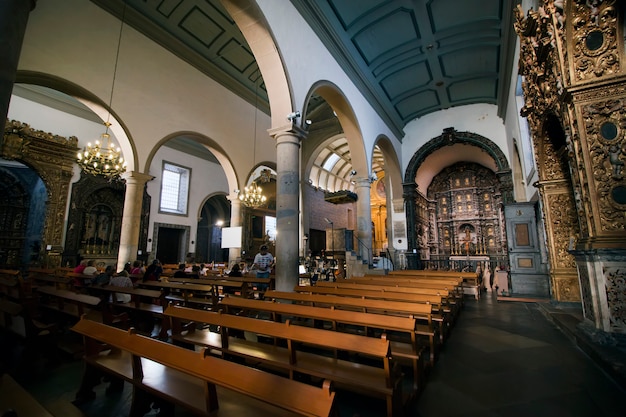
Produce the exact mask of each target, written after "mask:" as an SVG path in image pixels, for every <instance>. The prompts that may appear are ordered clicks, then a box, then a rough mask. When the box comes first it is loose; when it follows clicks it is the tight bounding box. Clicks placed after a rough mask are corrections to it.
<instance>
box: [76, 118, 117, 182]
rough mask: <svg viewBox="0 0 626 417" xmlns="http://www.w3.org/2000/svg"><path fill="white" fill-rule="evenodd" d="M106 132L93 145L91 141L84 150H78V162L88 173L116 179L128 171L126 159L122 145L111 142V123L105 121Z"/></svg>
mask: <svg viewBox="0 0 626 417" xmlns="http://www.w3.org/2000/svg"><path fill="white" fill-rule="evenodd" d="M104 125H105V126H106V130H105V132H104V133H103V134H102V141H99V140H97V141H96V142H95V143H94V144H93V145H92V144H91V142H89V143H87V146H86V147H85V148H84V149H83V151H82V152H78V154H77V155H76V156H77V158H78V159H77V162H78V165H79V166H80V167H81V169H82V170H83V171H84V172H86V173H87V174H91V175H102V176H104V177H107V178H110V179H115V178H118V177H119V176H120V174H122V173H124V172H125V171H126V161H124V158H123V157H122V154H121V149H120V147H119V146H118V147H115V146H114V145H112V144H111V135H109V126H111V123H109V122H105V123H104Z"/></svg>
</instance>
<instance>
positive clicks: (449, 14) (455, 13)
mask: <svg viewBox="0 0 626 417" xmlns="http://www.w3.org/2000/svg"><path fill="white" fill-rule="evenodd" d="M506 3H509V2H508V1H506ZM501 6H502V0H461V1H459V0H431V1H429V2H428V6H427V8H428V11H429V13H428V14H429V16H430V20H431V22H432V29H433V32H435V33H437V32H440V31H444V30H448V29H454V28H461V27H464V26H466V25H467V24H468V23H471V22H473V21H488V20H492V19H493V20H495V21H496V22H499V21H500V18H501ZM511 7H513V6H512V5H511Z"/></svg>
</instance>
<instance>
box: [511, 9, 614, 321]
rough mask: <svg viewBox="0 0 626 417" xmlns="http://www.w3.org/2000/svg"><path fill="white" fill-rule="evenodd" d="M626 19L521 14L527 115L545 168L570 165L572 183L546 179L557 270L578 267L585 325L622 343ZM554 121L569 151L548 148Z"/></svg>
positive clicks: (571, 12)
mask: <svg viewBox="0 0 626 417" xmlns="http://www.w3.org/2000/svg"><path fill="white" fill-rule="evenodd" d="M624 9H625V7H624V6H623V5H621V4H620V2H617V1H616V0H604V1H599V2H588V1H583V0H576V1H566V2H555V1H552V0H548V1H544V2H543V4H542V6H541V7H540V8H539V9H538V10H537V11H533V10H530V11H528V14H527V15H526V16H524V15H523V13H522V11H521V8H518V11H517V22H516V30H517V33H518V34H519V36H520V41H521V50H520V73H521V74H522V75H523V76H524V94H525V97H526V105H525V107H524V109H523V110H522V115H524V116H526V117H527V118H528V120H529V124H530V126H531V130H532V133H533V136H534V142H535V151H536V155H537V156H538V157H539V156H541V157H543V158H544V159H545V162H544V163H543V165H544V167H546V168H548V167H549V166H550V165H549V164H550V162H551V161H550V158H551V157H552V156H551V152H552V153H554V154H555V155H554V156H555V157H562V158H563V159H564V160H565V161H567V162H568V168H567V170H569V177H570V179H569V181H563V180H562V179H561V178H559V179H557V178H551V177H550V173H549V170H547V169H546V170H544V173H543V174H540V181H539V183H540V184H539V185H540V189H542V190H543V191H542V201H543V203H544V210H545V213H546V215H547V216H548V215H549V216H551V218H552V220H551V221H547V222H546V227H547V228H548V230H547V234H548V238H549V239H551V241H552V243H551V244H553V245H554V247H551V263H552V265H553V267H556V268H569V267H570V265H571V258H572V257H574V260H575V265H576V267H577V269H578V276H579V279H580V294H581V296H582V305H583V310H584V314H585V318H586V319H587V320H589V321H590V322H592V323H593V325H594V326H595V328H596V329H598V330H601V331H604V332H618V333H626V300H625V298H626V297H624V294H625V293H626V286H625V284H624V274H623V272H621V271H624V270H626V230H625V224H626V216H625V215H624V213H626V180H625V175H624V165H625V163H626V140H625V135H626V117H625V112H624V110H623V109H624V105H625V104H626V73H625V71H624V63H625V62H626V57H625V53H624V33H623V27H624ZM547 114H552V115H554V116H555V117H557V118H559V120H560V123H561V124H562V126H563V130H564V133H565V137H566V143H565V147H564V148H563V149H553V150H551V149H550V148H549V146H547V147H546V146H542V145H545V142H546V141H545V139H546V135H545V134H544V133H545V132H546V130H545V115H547ZM546 150H547V151H548V152H546ZM559 152H562V154H560V155H557V154H558V153H559ZM562 173H563V174H565V172H562ZM546 174H548V175H546ZM555 176H559V174H556V173H555ZM559 188H562V191H561V192H559V191H556V190H558V189H559ZM566 189H567V191H566ZM557 225H558V226H557ZM568 227H570V231H569V233H567V230H566V229H567V228H568ZM566 247H567V249H565V248H566ZM568 249H569V250H568ZM555 289H556V290H557V291H558V293H557V296H558V297H563V296H564V294H563V292H562V290H560V289H559V287H557V288H555ZM564 298H565V297H564Z"/></svg>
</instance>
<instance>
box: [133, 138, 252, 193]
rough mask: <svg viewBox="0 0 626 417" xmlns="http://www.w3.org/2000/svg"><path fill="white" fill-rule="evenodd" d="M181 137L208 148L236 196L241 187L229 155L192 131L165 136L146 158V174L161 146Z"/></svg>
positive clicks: (231, 191)
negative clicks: (236, 191)
mask: <svg viewBox="0 0 626 417" xmlns="http://www.w3.org/2000/svg"><path fill="white" fill-rule="evenodd" d="M181 136H182V137H185V138H188V139H191V140H194V141H196V142H197V143H200V144H201V145H203V146H204V147H206V148H207V149H208V150H209V151H210V152H211V153H212V154H213V156H215V158H216V159H217V161H218V162H219V164H220V166H221V167H222V169H223V170H224V175H225V176H226V180H227V181H228V190H229V192H230V193H233V196H234V195H236V194H235V190H237V189H239V188H240V187H239V180H238V178H237V173H236V172H235V169H234V167H233V163H232V161H231V160H230V158H229V157H228V155H226V152H224V150H223V149H222V147H221V146H220V145H219V144H218V143H217V142H215V141H214V140H213V139H211V138H209V137H207V136H204V135H202V134H200V133H197V132H191V131H179V132H174V133H171V134H169V135H167V136H165V137H164V138H162V139H161V140H159V141H158V142H157V143H156V144H155V145H154V146H153V147H152V149H151V150H150V153H149V154H148V157H147V158H146V164H145V167H146V169H145V170H146V172H145V173H146V174H148V173H149V172H147V171H149V170H150V165H151V164H152V160H153V159H154V156H155V155H156V153H157V151H158V150H159V148H161V146H163V145H164V144H165V143H166V142H167V141H169V140H171V139H174V138H177V137H181Z"/></svg>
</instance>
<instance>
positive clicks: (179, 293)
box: [138, 278, 217, 308]
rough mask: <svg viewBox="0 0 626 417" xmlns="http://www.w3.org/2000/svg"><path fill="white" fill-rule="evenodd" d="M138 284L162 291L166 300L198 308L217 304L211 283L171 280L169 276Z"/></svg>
mask: <svg viewBox="0 0 626 417" xmlns="http://www.w3.org/2000/svg"><path fill="white" fill-rule="evenodd" d="M138 286H139V287H145V288H149V289H159V290H160V291H163V293H164V295H163V297H164V299H165V300H166V302H174V303H176V304H182V305H185V306H191V305H196V306H198V307H200V308H212V307H213V306H214V305H215V304H217V299H216V296H215V289H214V287H213V285H207V284H197V283H195V280H187V281H173V278H170V279H169V280H168V281H146V282H138Z"/></svg>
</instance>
